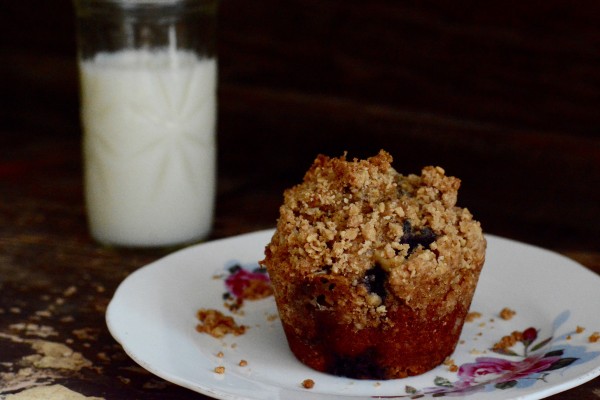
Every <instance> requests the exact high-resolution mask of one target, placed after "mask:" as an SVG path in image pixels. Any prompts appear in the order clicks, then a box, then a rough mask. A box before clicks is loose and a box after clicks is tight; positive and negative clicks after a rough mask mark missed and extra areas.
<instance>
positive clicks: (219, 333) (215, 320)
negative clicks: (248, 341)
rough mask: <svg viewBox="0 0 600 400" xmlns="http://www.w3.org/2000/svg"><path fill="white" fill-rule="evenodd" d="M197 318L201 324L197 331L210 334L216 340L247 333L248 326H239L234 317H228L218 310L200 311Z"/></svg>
mask: <svg viewBox="0 0 600 400" xmlns="http://www.w3.org/2000/svg"><path fill="white" fill-rule="evenodd" d="M197 317H198V319H199V320H200V324H198V325H197V326H196V331H198V332H200V333H208V334H209V335H211V336H212V337H215V338H222V337H223V336H225V335H227V334H229V333H231V334H233V335H235V336H239V335H243V334H244V333H246V329H247V327H246V326H244V325H238V324H237V323H236V322H235V320H234V319H233V318H232V317H229V316H226V315H224V314H223V313H222V312H220V311H218V310H212V309H204V308H202V309H200V310H198V313H197Z"/></svg>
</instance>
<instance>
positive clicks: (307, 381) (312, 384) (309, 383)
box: [302, 379, 315, 389]
mask: <svg viewBox="0 0 600 400" xmlns="http://www.w3.org/2000/svg"><path fill="white" fill-rule="evenodd" d="M302 387H303V388H304V389H312V388H314V387H315V381H313V380H312V379H305V380H303V381H302Z"/></svg>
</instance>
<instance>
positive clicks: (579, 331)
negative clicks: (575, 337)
mask: <svg viewBox="0 0 600 400" xmlns="http://www.w3.org/2000/svg"><path fill="white" fill-rule="evenodd" d="M583 331H585V328H584V327H583V326H579V325H577V328H575V333H583Z"/></svg>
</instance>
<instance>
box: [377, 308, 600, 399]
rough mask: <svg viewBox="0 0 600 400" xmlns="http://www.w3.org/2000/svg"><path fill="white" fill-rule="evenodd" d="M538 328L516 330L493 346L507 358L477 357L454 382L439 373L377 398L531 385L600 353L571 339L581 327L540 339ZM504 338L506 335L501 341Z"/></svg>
mask: <svg viewBox="0 0 600 400" xmlns="http://www.w3.org/2000/svg"><path fill="white" fill-rule="evenodd" d="M568 314H569V313H568V312H565V313H563V314H561V315H560V316H559V317H557V320H559V321H563V322H564V321H565V320H566V319H568ZM538 332H539V330H538V329H536V328H534V327H529V328H527V329H525V330H524V331H522V332H519V331H515V332H513V333H512V334H511V337H512V338H513V341H512V342H513V343H511V346H508V347H506V346H498V347H496V346H494V348H492V349H490V350H491V351H492V352H494V353H497V354H499V355H502V356H505V357H507V358H500V357H487V356H486V357H477V358H476V359H475V360H474V362H468V363H464V364H462V365H461V366H460V367H459V368H458V373H457V377H458V380H456V381H454V382H452V381H450V380H449V379H448V378H444V377H441V376H437V377H436V378H435V379H434V381H433V384H434V386H433V387H427V388H425V389H420V390H419V389H416V388H414V387H412V386H409V385H407V386H406V387H405V391H406V394H404V395H399V396H375V397H373V398H379V399H383V398H385V399H394V398H410V399H418V398H422V397H425V396H431V397H443V396H466V395H471V394H474V393H480V392H490V391H494V390H507V389H512V388H520V387H521V388H523V387H529V386H531V385H534V384H536V383H537V382H540V381H541V382H546V377H547V376H548V375H549V374H550V373H551V371H556V370H560V369H563V368H566V367H568V366H569V365H571V364H573V363H576V362H579V363H582V362H587V361H589V360H591V359H594V358H596V357H598V355H600V352H598V351H588V349H586V348H581V347H580V346H572V345H570V344H569V343H568V341H569V340H571V336H572V335H575V334H580V333H582V331H580V329H579V327H578V329H577V330H576V331H573V332H571V333H569V334H566V335H563V336H561V337H559V338H557V339H556V340H555V339H554V338H553V337H552V336H550V337H547V338H545V339H542V340H538V339H539V338H538ZM503 339H504V338H503ZM501 341H502V339H501V340H500V341H499V342H497V343H501Z"/></svg>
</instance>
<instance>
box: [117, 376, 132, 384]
mask: <svg viewBox="0 0 600 400" xmlns="http://www.w3.org/2000/svg"><path fill="white" fill-rule="evenodd" d="M117 379H119V380H120V381H121V382H123V383H124V384H125V385H129V383H131V379H130V378H125V377H124V376H121V375H119V376H117Z"/></svg>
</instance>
